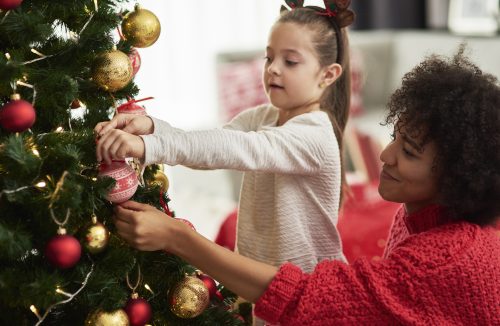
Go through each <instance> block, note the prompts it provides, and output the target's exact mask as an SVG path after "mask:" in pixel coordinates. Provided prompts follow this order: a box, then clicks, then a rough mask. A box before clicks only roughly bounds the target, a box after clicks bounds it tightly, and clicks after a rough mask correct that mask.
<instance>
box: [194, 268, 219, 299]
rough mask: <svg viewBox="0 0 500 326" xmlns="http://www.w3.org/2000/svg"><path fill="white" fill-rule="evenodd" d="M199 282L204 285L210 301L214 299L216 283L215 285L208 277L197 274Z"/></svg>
mask: <svg viewBox="0 0 500 326" xmlns="http://www.w3.org/2000/svg"><path fill="white" fill-rule="evenodd" d="M197 276H198V278H199V279H200V280H202V281H203V283H205V286H206V287H207V289H208V293H209V295H210V299H213V298H215V296H216V293H217V292H218V291H217V283H215V281H214V279H213V278H211V277H210V276H208V275H207V274H199V275H197Z"/></svg>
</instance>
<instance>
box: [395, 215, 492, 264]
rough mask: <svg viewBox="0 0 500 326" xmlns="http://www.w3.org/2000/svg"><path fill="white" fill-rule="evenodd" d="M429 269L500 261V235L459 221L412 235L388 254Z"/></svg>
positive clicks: (487, 228) (488, 229)
mask: <svg viewBox="0 0 500 326" xmlns="http://www.w3.org/2000/svg"><path fill="white" fill-rule="evenodd" d="M387 258H388V259H396V260H399V261H404V262H406V263H408V264H409V265H412V266H414V267H417V268H420V267H424V269H425V272H426V273H427V272H431V271H439V270H441V269H442V268H443V267H445V266H453V265H460V266H463V267H466V266H468V265H471V264H472V265H474V264H476V265H477V264H486V265H489V264H497V266H498V264H500V237H499V236H498V235H497V234H496V233H495V231H494V229H493V228H491V227H481V226H479V225H476V224H472V223H468V222H456V223H449V224H445V225H441V226H439V227H435V228H433V229H430V230H428V231H426V232H422V233H419V234H414V235H411V236H408V237H407V238H406V239H405V240H404V241H402V242H401V243H400V244H399V246H398V247H397V248H395V249H394V250H393V251H392V252H391V253H390V254H389V255H388V256H387Z"/></svg>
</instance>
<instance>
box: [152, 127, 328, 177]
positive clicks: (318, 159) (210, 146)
mask: <svg viewBox="0 0 500 326" xmlns="http://www.w3.org/2000/svg"><path fill="white" fill-rule="evenodd" d="M155 128H156V125H155ZM161 129H162V131H161V133H159V134H153V135H146V136H142V138H143V140H144V143H145V160H144V161H145V164H153V163H167V164H169V165H177V164H181V165H185V166H197V167H205V168H211V169H233V170H240V171H248V170H252V171H260V172H272V173H294V174H306V175H307V174H313V173H316V172H318V170H319V169H320V168H322V167H323V166H324V162H325V160H330V159H331V157H337V156H338V155H336V153H337V152H336V151H338V146H337V144H336V143H335V136H334V134H333V130H332V128H331V126H329V125H328V124H324V120H313V119H309V120H308V119H305V118H301V117H297V119H296V121H289V122H288V123H287V124H285V125H284V126H281V127H269V128H264V129H263V130H260V131H257V132H255V131H249V132H243V131H239V130H230V129H213V130H204V131H184V130H180V129H177V128H174V127H172V126H170V125H169V124H168V123H166V122H162V127H161ZM329 155H331V157H330V158H328V156H329Z"/></svg>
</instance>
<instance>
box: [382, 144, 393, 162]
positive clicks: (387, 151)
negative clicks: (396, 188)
mask: <svg viewBox="0 0 500 326" xmlns="http://www.w3.org/2000/svg"><path fill="white" fill-rule="evenodd" d="M380 160H381V161H382V162H383V163H385V164H387V165H395V164H396V144H395V142H394V141H392V142H390V143H389V144H388V145H387V146H385V148H384V149H383V150H382V152H381V153H380Z"/></svg>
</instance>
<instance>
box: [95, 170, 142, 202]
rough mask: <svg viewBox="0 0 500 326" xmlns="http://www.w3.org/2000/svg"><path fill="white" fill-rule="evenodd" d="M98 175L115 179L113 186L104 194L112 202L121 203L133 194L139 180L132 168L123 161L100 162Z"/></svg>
mask: <svg viewBox="0 0 500 326" xmlns="http://www.w3.org/2000/svg"><path fill="white" fill-rule="evenodd" d="M99 176H100V177H111V178H113V179H115V180H116V183H115V187H114V188H113V189H111V191H110V192H109V193H108V195H107V196H106V199H107V200H109V201H110V202H113V203H117V204H119V203H123V202H125V201H127V200H129V199H130V198H132V196H133V195H134V194H135V191H136V190H137V186H138V184H139V181H138V179H137V174H136V173H135V171H134V169H133V168H132V167H131V166H130V165H128V164H127V163H125V161H113V162H112V163H111V164H105V163H101V166H100V167H99Z"/></svg>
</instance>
